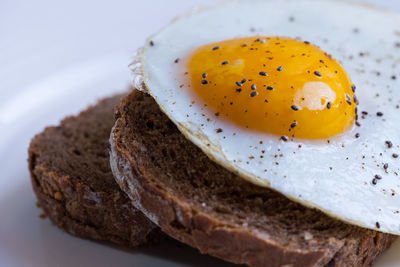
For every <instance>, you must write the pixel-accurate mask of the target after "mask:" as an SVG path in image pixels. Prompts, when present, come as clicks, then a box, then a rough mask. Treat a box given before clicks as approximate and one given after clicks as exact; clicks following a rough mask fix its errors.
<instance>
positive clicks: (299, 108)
mask: <svg viewBox="0 0 400 267" xmlns="http://www.w3.org/2000/svg"><path fill="white" fill-rule="evenodd" d="M188 64H189V66H188V67H189V74H190V78H191V88H192V89H193V90H194V92H195V93H196V94H197V95H198V96H200V98H201V99H202V100H203V101H204V102H205V104H206V105H207V106H208V107H211V108H212V109H213V110H214V111H215V115H216V116H224V117H226V118H227V119H229V120H231V121H233V122H234V123H236V124H238V125H240V126H242V127H245V128H248V129H253V130H257V131H261V132H265V133H271V134H277V135H281V136H286V137H299V138H306V139H318V138H327V137H330V136H334V135H336V134H339V133H342V132H344V131H345V130H346V129H348V128H349V127H350V126H351V125H352V124H353V123H354V121H355V117H356V111H357V108H356V106H357V104H358V103H357V99H356V96H355V95H354V91H355V86H354V85H353V84H352V83H351V81H350V78H349V76H348V75H347V74H346V72H345V70H344V69H343V68H342V66H341V65H340V64H339V63H338V62H337V61H336V60H335V59H334V58H332V56H330V55H329V54H327V53H326V52H324V51H323V50H321V49H320V48H318V47H317V46H314V45H312V44H310V43H309V42H302V41H299V40H295V39H291V38H282V37H247V38H238V39H232V40H226V41H222V42H218V43H213V44H207V45H204V46H202V47H200V48H198V49H197V50H196V51H194V53H193V54H191V56H190V59H189V63H188Z"/></svg>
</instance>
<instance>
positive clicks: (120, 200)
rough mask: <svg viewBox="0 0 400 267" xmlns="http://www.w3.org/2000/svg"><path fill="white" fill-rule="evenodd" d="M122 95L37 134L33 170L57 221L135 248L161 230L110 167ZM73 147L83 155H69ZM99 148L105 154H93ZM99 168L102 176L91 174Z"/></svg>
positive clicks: (40, 197)
mask: <svg viewBox="0 0 400 267" xmlns="http://www.w3.org/2000/svg"><path fill="white" fill-rule="evenodd" d="M121 97H122V96H121V95H118V96H114V97H112V98H107V99H105V100H103V101H101V102H99V103H98V104H97V105H96V106H93V107H90V108H89V109H87V110H86V111H84V112H82V113H80V114H79V115H78V116H74V117H69V118H66V119H65V120H63V121H62V122H61V125H60V126H57V127H48V128H46V129H45V130H44V131H43V132H42V133H40V134H38V135H37V136H35V137H34V138H33V139H32V141H31V144H30V147H29V151H28V153H29V159H28V161H29V171H30V174H31V182H32V187H33V190H34V192H35V194H36V197H37V199H38V204H39V206H40V207H41V208H42V209H43V211H44V213H45V214H46V215H47V216H48V217H49V218H50V220H51V221H52V222H53V223H54V224H55V225H56V226H58V227H59V228H61V229H63V230H65V231H66V232H68V233H69V234H72V235H75V236H78V237H81V238H87V239H93V240H99V241H108V242H112V243H115V244H118V245H122V246H125V247H137V246H141V245H145V244H147V243H149V242H156V241H158V240H159V239H161V238H162V236H163V235H162V234H161V233H160V231H159V229H158V227H156V226H155V225H154V224H153V223H152V222H151V221H149V220H148V219H147V217H146V216H144V215H143V214H142V213H141V212H140V211H138V210H137V209H136V208H135V207H134V206H133V205H132V204H131V201H130V199H129V198H128V197H127V196H126V195H125V193H123V192H122V191H121V190H119V188H118V186H117V185H116V184H115V182H114V179H113V177H112V173H111V171H110V167H109V161H108V152H107V143H108V136H109V131H110V130H111V127H112V125H113V121H114V120H113V111H114V106H115V105H117V104H118V103H119V100H120V99H121ZM84 124H85V125H84ZM82 128H85V131H81V129H82ZM95 133H96V135H94V134H95ZM82 134H85V135H87V136H86V139H83V137H82ZM92 136H93V137H92ZM82 140H89V141H85V144H84V145H85V148H80V147H79V145H80V144H82V143H83V141H82ZM99 146H103V147H99ZM61 150H64V151H61ZM70 150H71V151H77V152H76V153H79V154H74V153H71V154H68V151H70ZM55 151H56V154H55ZM98 151H100V152H102V151H104V155H103V153H101V154H102V155H95V154H96V153H97V154H98V153H99V152H98ZM93 155H95V156H97V158H96V157H93ZM53 158H55V159H53ZM89 159H90V160H93V161H95V162H94V163H91V162H90V160H89ZM68 164H69V165H70V166H67V165H68ZM64 165H65V166H64ZM95 168H97V169H98V170H95ZM72 170H74V171H72ZM79 170H85V172H82V173H81V175H82V177H78V175H77V174H76V173H79ZM96 171H97V172H99V175H98V176H97V177H94V176H93V177H90V173H91V172H92V173H93V175H94V173H95V172H96ZM103 178H107V180H109V181H105V180H102V179H103ZM112 183H114V185H113V184H112ZM103 184H104V185H103Z"/></svg>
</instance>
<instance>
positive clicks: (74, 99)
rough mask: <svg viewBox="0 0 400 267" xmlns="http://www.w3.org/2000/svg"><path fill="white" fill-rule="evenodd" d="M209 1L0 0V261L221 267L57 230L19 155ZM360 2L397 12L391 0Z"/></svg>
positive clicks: (190, 255)
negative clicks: (156, 37) (166, 28)
mask: <svg viewBox="0 0 400 267" xmlns="http://www.w3.org/2000/svg"><path fill="white" fill-rule="evenodd" d="M216 2H217V1H215V0H191V1H188V0H168V1H166V0H132V1H122V0H117V1H94V0H93V1H82V0H72V1H54V0H53V1H50V0H48V1H44V0H38V1H28V0H26V1H20V0H0V100H1V101H0V170H1V175H0V266H71V265H72V266H110V265H114V264H119V265H120V266H144V265H145V266H159V265H166V264H169V265H171V266H176V265H196V266H202V265H205V264H207V265H208V266H211V265H214V266H217V265H218V266H220V264H221V262H220V261H217V260H214V259H212V258H210V257H206V256H201V255H199V254H198V253H197V252H195V251H194V250H191V249H188V248H178V247H177V245H176V244H175V243H168V244H163V245H160V246H158V247H156V248H155V249H147V250H146V249H144V250H143V249H142V250H139V251H126V250H120V249H117V248H114V247H110V246H103V245H99V244H97V243H94V242H90V241H85V240H80V239H77V238H74V237H70V236H69V235H67V234H64V233H63V232H61V231H59V230H58V229H57V228H56V227H54V226H52V225H51V224H50V223H49V221H48V220H40V219H38V215H39V213H40V211H39V210H38V209H37V208H36V206H35V198H34V196H33V193H32V190H31V187H30V182H29V174H28V171H27V162H26V159H27V152H26V150H27V147H28V144H29V140H30V138H31V137H32V136H33V135H34V134H35V133H38V132H39V131H41V130H42V128H43V127H45V126H46V125H49V124H56V123H57V122H58V121H59V120H60V119H61V118H63V117H64V116H65V115H68V114H70V113H76V112H78V111H79V110H80V109H82V108H84V107H85V106H86V105H87V104H89V103H94V102H95V100H96V99H98V98H99V97H102V96H105V95H107V94H110V93H112V92H118V91H121V90H124V89H125V87H126V86H127V84H128V83H129V72H128V68H127V65H128V64H129V62H130V59H131V58H130V56H131V55H132V54H133V52H134V51H135V50H136V48H138V47H140V46H141V45H143V43H144V41H145V39H146V38H147V36H149V35H150V34H152V33H154V32H155V31H157V30H158V29H159V28H161V27H162V26H163V25H165V24H166V23H168V22H169V21H170V20H171V19H172V18H174V17H175V16H176V15H178V14H180V13H183V12H184V11H185V10H187V9H188V8H191V7H195V6H198V5H206V4H209V3H216ZM362 2H370V3H375V4H376V5H379V6H382V7H386V8H391V9H394V10H397V11H399V12H400V1H398V0H375V1H373V0H370V1H362ZM266 15H267V14H266ZM355 19H357V18H355ZM377 23H379V22H377ZM396 254H400V244H399V243H397V244H396V246H394V247H393V248H392V249H391V250H390V251H389V252H388V253H386V255H385V256H384V257H383V258H382V259H381V261H380V262H379V263H378V265H379V266H399V265H400V256H398V257H397V258H396ZM396 262H397V264H396Z"/></svg>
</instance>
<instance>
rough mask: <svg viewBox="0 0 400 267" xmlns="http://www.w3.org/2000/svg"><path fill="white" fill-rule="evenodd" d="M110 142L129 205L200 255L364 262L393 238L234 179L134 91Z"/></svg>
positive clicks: (283, 262) (255, 262)
mask: <svg viewBox="0 0 400 267" xmlns="http://www.w3.org/2000/svg"><path fill="white" fill-rule="evenodd" d="M110 143H111V168H112V170H113V173H114V176H115V178H116V180H117V182H118V184H119V185H120V187H121V188H122V189H123V190H124V191H125V192H126V193H127V194H128V196H129V197H130V198H131V199H132V200H133V203H134V205H135V206H136V207H137V208H138V209H139V210H141V211H142V212H143V213H144V214H146V215H147V216H148V218H150V219H151V220H152V221H153V222H154V223H156V224H157V225H159V226H160V227H161V229H162V230H163V231H164V232H165V233H167V234H168V235H170V236H171V237H173V238H176V239H178V240H180V241H182V242H184V243H186V244H188V245H190V246H193V247H195V248H198V249H199V250H200V251H201V252H202V253H208V254H211V255H213V256H216V257H219V258H221V259H224V260H227V261H230V262H233V263H244V264H249V265H251V266H287V267H288V266H370V265H371V264H372V262H373V261H374V260H375V259H376V257H377V256H378V255H379V254H380V253H382V251H384V250H385V249H386V248H388V247H389V246H390V245H391V243H392V242H393V241H394V239H395V237H394V236H391V235H389V234H383V233H379V232H375V231H371V230H366V229H361V228H358V227H355V226H351V225H347V224H345V223H342V222H340V221H338V220H335V219H332V218H330V217H328V216H326V215H324V214H323V213H321V212H319V211H317V210H313V209H309V208H306V207H303V206H302V205H299V204H297V203H295V202H292V201H290V200H288V199H287V198H286V197H284V196H282V195H281V194H279V193H276V192H274V191H272V190H268V189H266V188H261V187H258V186H255V185H253V184H250V183H248V182H246V181H244V180H243V179H240V178H239V177H238V176H236V175H235V174H233V173H231V172H229V171H227V170H226V169H224V168H223V167H221V166H219V165H217V164H215V163H214V162H213V161H211V160H210V159H209V158H208V157H207V156H206V155H205V154H204V153H202V151H201V150H200V149H199V148H197V147H196V146H195V145H193V144H192V143H191V142H190V141H188V140H187V139H186V138H185V137H184V136H183V135H182V134H181V133H180V132H179V131H178V129H177V128H176V126H175V125H174V124H173V123H172V122H171V121H170V120H169V119H168V118H167V116H166V115H164V114H163V113H162V112H161V111H160V109H159V107H158V106H157V104H156V103H155V101H154V100H153V99H152V98H151V97H150V96H148V95H146V94H143V93H141V92H138V91H136V92H133V93H131V94H130V95H129V96H128V97H127V98H125V99H124V100H123V101H122V104H121V106H120V108H119V111H118V113H117V121H116V124H115V126H114V128H113V131H112V133H111V137H110Z"/></svg>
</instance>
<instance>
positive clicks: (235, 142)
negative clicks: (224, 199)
mask: <svg viewBox="0 0 400 267" xmlns="http://www.w3.org/2000/svg"><path fill="white" fill-rule="evenodd" d="M399 26H400V16H399V15H398V14H395V13H392V12H390V11H385V10H381V9H377V8H372V7H370V6H365V5H360V4H355V3H351V2H348V1H333V0H325V1H321V0H280V1H265V0H252V1H230V2H225V3H223V4H220V5H217V6H214V7H210V8H205V9H200V10H196V11H193V12H190V13H189V14H187V15H185V16H182V17H180V18H178V19H176V20H174V21H173V22H172V23H171V24H169V25H168V26H166V27H165V28H164V29H162V30H161V31H160V32H158V33H157V34H155V35H154V36H152V37H151V38H150V39H149V40H148V42H147V44H146V46H145V48H144V49H143V50H141V51H139V52H138V54H137V55H136V57H135V61H134V63H133V64H132V69H133V73H134V81H135V85H136V87H137V88H139V89H143V90H146V91H147V92H148V93H150V94H151V95H152V96H153V97H154V98H155V100H156V101H157V103H158V104H159V106H160V108H161V109H162V110H163V111H164V112H165V113H166V114H167V115H168V117H169V118H170V119H171V120H172V121H173V122H174V123H175V124H176V125H177V126H178V128H179V129H180V131H181V132H182V133H183V134H184V135H185V136H186V137H187V138H188V139H190V140H191V141H192V142H193V143H194V144H196V145H197V146H199V147H200V148H201V149H202V150H203V151H204V152H205V153H206V154H207V155H208V156H209V157H210V158H212V159H213V160H215V161H216V162H218V163H219V164H221V165H222V166H224V167H226V168H228V169H229V170H231V171H233V172H235V173H237V174H239V175H240V176H241V177H242V178H244V179H246V180H248V181H250V182H252V183H255V184H258V185H261V186H265V187H269V188H272V189H274V190H277V191H279V192H281V193H283V194H284V195H285V196H287V197H289V198H290V199H292V200H294V201H297V202H300V203H302V204H303V205H306V206H309V207H315V208H318V209H320V210H322V211H323V212H325V213H327V214H329V215H331V216H334V217H336V218H338V219H341V220H344V221H346V222H349V223H352V224H355V225H358V226H362V227H366V228H370V229H374V230H378V231H383V232H388V233H393V234H397V235H399V234H400V213H399V211H400V176H399V174H400V164H399V162H400V158H398V159H395V158H394V157H393V156H392V155H393V153H400V146H399V145H400V133H399V130H400V109H399V108H398V106H397V105H399V104H400V56H399V55H400V48H399V47H398V46H399V45H398V43H399V42H400V32H399V30H398V29H400V27H399ZM255 35H266V36H287V37H292V38H300V39H302V40H307V41H310V42H312V43H313V44H316V45H318V46H320V47H321V48H322V49H323V50H325V51H326V52H328V53H330V54H332V55H333V56H334V57H335V58H336V59H338V60H339V61H340V62H341V63H342V65H343V66H344V68H345V69H346V71H347V72H348V74H349V75H350V77H351V79H352V81H353V82H354V83H355V84H356V85H357V91H356V95H357V97H358V99H359V102H360V105H359V108H358V110H359V111H364V110H365V111H368V112H369V114H368V115H366V116H365V119H361V117H360V120H359V121H360V123H361V127H357V126H354V127H353V128H352V129H351V130H349V131H347V132H345V133H343V134H341V135H339V136H336V137H334V138H329V140H313V141H311V140H301V139H294V140H293V141H289V142H283V141H282V140H280V139H279V136H275V135H270V134H265V133H260V132H256V131H252V130H249V129H245V128H242V127H239V126H237V125H235V124H233V123H231V122H230V121H228V120H226V119H224V118H223V117H222V116H219V117H216V116H215V115H214V112H213V111H211V110H207V109H206V108H204V105H203V104H204V103H203V102H201V101H200V100H199V99H198V98H196V96H194V95H193V93H192V91H191V89H190V88H189V86H190V85H189V84H188V82H187V80H186V79H185V75H184V72H185V71H187V70H185V66H183V63H182V61H179V62H178V63H175V60H176V59H177V58H184V57H185V56H187V55H188V54H190V53H191V52H192V51H193V50H195V49H196V48H197V47H199V46H201V45H204V44H208V43H212V42H218V41H222V40H226V39H232V38H236V37H245V36H255ZM394 75H395V77H396V79H394V77H392V76H394ZM182 84H183V87H182V86H181V85H182ZM181 87H182V88H181ZM193 101H194V102H193ZM378 111H381V112H383V113H384V115H383V116H382V117H378V116H376V112H378ZM359 113H360V112H359ZM202 114H205V116H202ZM360 116H361V113H360ZM207 118H209V119H211V120H210V121H208V120H207ZM216 129H222V130H223V131H222V132H220V131H216ZM356 133H359V135H360V137H359V138H355V135H356ZM386 140H390V141H391V142H392V143H393V147H391V148H388V147H387V145H386V144H385V141H386ZM384 163H388V165H389V168H388V169H387V170H385V169H384V168H383V166H384ZM375 175H380V176H381V177H382V179H381V180H378V181H377V184H376V185H374V184H372V180H373V179H374V177H375Z"/></svg>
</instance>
